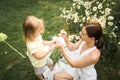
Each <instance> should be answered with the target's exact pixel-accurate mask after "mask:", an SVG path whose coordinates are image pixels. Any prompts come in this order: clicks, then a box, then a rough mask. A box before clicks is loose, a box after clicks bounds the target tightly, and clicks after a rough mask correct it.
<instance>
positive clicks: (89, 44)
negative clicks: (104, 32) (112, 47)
mask: <svg viewBox="0 0 120 80" xmlns="http://www.w3.org/2000/svg"><path fill="white" fill-rule="evenodd" d="M94 46H95V43H94V42H90V43H86V47H87V48H92V47H94Z"/></svg>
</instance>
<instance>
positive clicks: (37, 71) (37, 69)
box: [34, 66, 45, 80]
mask: <svg viewBox="0 0 120 80" xmlns="http://www.w3.org/2000/svg"><path fill="white" fill-rule="evenodd" d="M34 71H35V74H36V75H37V77H38V78H39V79H40V80H44V77H43V75H42V73H44V71H45V66H43V67H41V68H36V67H34Z"/></svg>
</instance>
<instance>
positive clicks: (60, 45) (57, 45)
mask: <svg viewBox="0 0 120 80" xmlns="http://www.w3.org/2000/svg"><path fill="white" fill-rule="evenodd" d="M55 47H56V48H58V49H59V50H60V51H61V50H63V47H64V46H63V44H62V43H61V42H59V40H57V41H56V43H55Z"/></svg>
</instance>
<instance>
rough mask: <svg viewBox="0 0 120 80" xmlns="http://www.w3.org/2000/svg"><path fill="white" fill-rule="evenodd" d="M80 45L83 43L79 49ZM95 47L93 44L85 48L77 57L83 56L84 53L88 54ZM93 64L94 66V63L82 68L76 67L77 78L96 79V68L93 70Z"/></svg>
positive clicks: (81, 79)
mask: <svg viewBox="0 0 120 80" xmlns="http://www.w3.org/2000/svg"><path fill="white" fill-rule="evenodd" d="M82 46H83V43H82V44H81V45H80V47H79V51H81V48H82ZM95 49H96V47H95V46H94V47H92V48H89V49H87V50H85V51H84V52H82V53H81V54H79V56H78V59H82V58H84V57H85V56H86V55H88V54H90V53H91V52H92V51H93V50H95ZM94 66H95V64H91V65H89V66H87V67H84V68H78V69H77V72H78V75H79V79H78V80H97V74H96V70H95V68H94Z"/></svg>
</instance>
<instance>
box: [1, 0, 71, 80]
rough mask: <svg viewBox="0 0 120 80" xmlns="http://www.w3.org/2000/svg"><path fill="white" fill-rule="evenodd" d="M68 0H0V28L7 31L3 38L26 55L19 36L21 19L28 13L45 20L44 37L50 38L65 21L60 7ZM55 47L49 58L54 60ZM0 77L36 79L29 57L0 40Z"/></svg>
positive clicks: (21, 79)
mask: <svg viewBox="0 0 120 80" xmlns="http://www.w3.org/2000/svg"><path fill="white" fill-rule="evenodd" d="M69 3H70V1H69V0H1V2H0V14H1V16H0V32H3V33H5V34H7V35H8V39H7V40H6V41H7V42H8V43H10V44H11V45H12V46H14V47H15V48H16V49H17V50H18V51H20V52H21V53H22V54H23V55H25V56H26V54H25V53H26V47H25V44H24V42H23V39H22V35H23V34H22V23H23V21H24V19H25V18H26V17H27V16H29V15H34V16H36V17H38V18H42V19H43V20H44V21H45V26H46V31H45V33H44V34H43V38H44V39H45V40H51V38H52V36H53V35H57V33H58V32H59V30H60V29H61V28H62V27H63V25H64V20H62V19H61V18H60V17H59V16H60V13H61V11H60V10H59V8H60V7H65V6H69ZM56 52H57V51H54V53H53V54H52V56H51V58H52V59H53V60H54V62H56V61H57V59H58V58H57V57H59V55H60V54H59V53H58V54H56ZM0 57H1V58H0V80H35V79H37V77H36V76H35V74H34V71H33V67H32V65H31V63H30V61H29V59H28V57H27V58H26V59H23V58H22V57H21V56H19V55H18V54H17V53H16V52H15V51H13V50H12V49H11V48H9V47H8V46H7V45H6V44H4V43H3V42H1V43H0Z"/></svg>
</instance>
